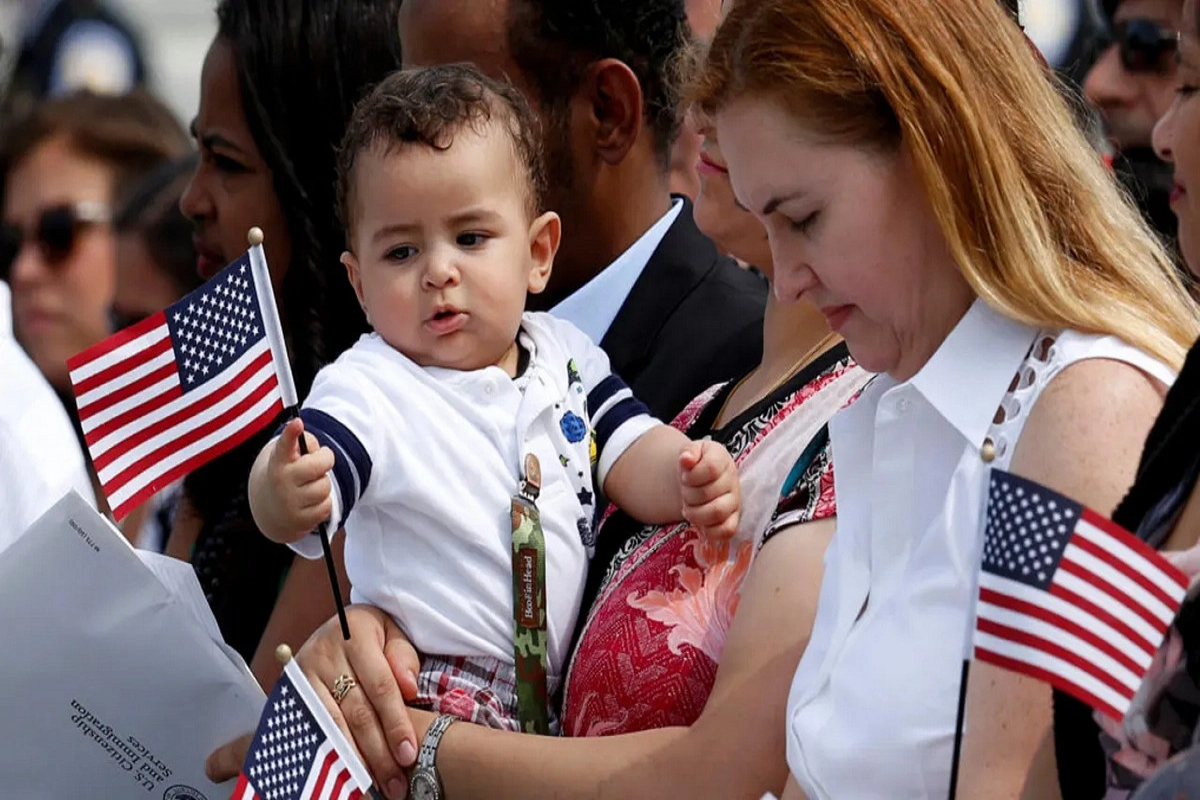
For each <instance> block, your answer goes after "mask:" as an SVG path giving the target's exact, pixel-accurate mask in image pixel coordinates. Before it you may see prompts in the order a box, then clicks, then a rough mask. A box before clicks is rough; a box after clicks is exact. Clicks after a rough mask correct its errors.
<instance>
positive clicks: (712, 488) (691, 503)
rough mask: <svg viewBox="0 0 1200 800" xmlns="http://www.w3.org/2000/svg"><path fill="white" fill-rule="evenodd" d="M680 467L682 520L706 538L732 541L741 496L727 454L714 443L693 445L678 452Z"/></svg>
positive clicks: (738, 514)
mask: <svg viewBox="0 0 1200 800" xmlns="http://www.w3.org/2000/svg"><path fill="white" fill-rule="evenodd" d="M679 467H680V476H679V485H680V496H681V497H682V498H683V518H684V519H685V520H687V521H688V522H689V523H691V524H692V525H693V526H694V527H695V528H696V529H697V530H699V531H700V535H701V536H704V537H705V538H707V539H714V540H717V541H724V540H726V539H731V538H733V535H734V534H735V533H737V527H738V519H739V517H740V516H741V511H742V495H741V489H740V488H739V484H738V474H737V465H736V464H734V463H733V457H732V456H731V455H729V451H728V450H726V449H725V448H724V447H722V446H721V445H719V444H717V443H716V442H713V441H700V442H692V443H690V444H689V445H688V446H687V447H685V448H684V449H683V452H682V453H680V455H679Z"/></svg>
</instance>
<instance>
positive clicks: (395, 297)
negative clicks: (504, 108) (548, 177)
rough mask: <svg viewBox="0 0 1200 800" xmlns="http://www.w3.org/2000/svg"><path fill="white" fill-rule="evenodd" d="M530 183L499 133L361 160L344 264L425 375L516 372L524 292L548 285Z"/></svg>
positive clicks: (387, 336)
mask: <svg viewBox="0 0 1200 800" xmlns="http://www.w3.org/2000/svg"><path fill="white" fill-rule="evenodd" d="M521 176H522V172H521V170H520V165H519V164H518V162H517V159H516V155H515V153H514V151H513V148H512V145H511V144H510V143H509V141H508V139H507V138H506V137H505V135H504V133H503V131H502V130H500V129H499V128H498V127H496V126H494V125H489V126H488V128H487V130H486V131H485V133H484V135H479V134H477V133H474V132H473V131H471V130H470V129H466V130H463V131H460V132H459V133H457V134H456V135H455V137H454V142H453V144H452V145H451V146H450V147H449V148H448V149H446V150H440V151H439V150H434V149H432V148H429V147H424V146H421V145H406V146H403V147H399V148H393V149H392V150H391V151H390V152H385V151H384V150H383V148H382V147H375V148H372V149H370V150H368V151H365V152H363V153H361V154H359V156H358V159H357V163H356V165H355V176H354V184H353V193H354V196H353V197H352V198H351V203H352V209H353V210H352V214H351V216H352V218H353V230H352V231H351V234H350V241H351V246H352V252H351V253H347V254H346V255H345V256H343V262H345V264H346V267H347V270H348V272H349V275H350V281H351V283H353V284H354V287H355V290H356V291H357V292H358V296H359V299H360V300H361V301H362V303H363V306H364V307H365V308H366V311H367V317H368V319H369V320H370V322H371V325H372V327H374V329H375V331H376V332H377V333H378V334H379V335H380V336H382V337H383V339H384V340H385V341H386V342H387V343H388V344H390V345H391V346H392V347H395V348H396V349H397V350H399V351H400V352H402V353H404V355H406V356H408V357H409V358H410V359H412V360H413V361H415V362H416V363H418V364H420V365H421V366H434V367H447V368H451V369H460V370H475V369H482V368H484V367H488V366H493V365H495V366H501V367H504V368H506V369H507V368H508V366H509V365H508V364H507V361H508V360H509V359H510V358H512V359H513V360H514V365H515V353H516V351H515V348H514V342H515V341H516V335H517V329H518V328H519V326H520V324H521V314H522V312H523V311H524V309H525V298H526V294H527V292H530V291H533V292H540V291H541V290H542V289H543V288H545V280H546V277H548V265H547V268H546V269H545V270H540V269H538V264H537V259H536V258H535V257H534V255H535V253H536V250H535V246H534V228H535V227H536V221H534V220H532V219H531V218H530V214H529V210H528V207H527V204H526V200H525V194H524V191H523V189H524V186H523V184H522V182H521ZM551 257H552V256H551ZM543 272H545V274H543ZM510 371H511V370H510Z"/></svg>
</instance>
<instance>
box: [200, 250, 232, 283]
mask: <svg viewBox="0 0 1200 800" xmlns="http://www.w3.org/2000/svg"><path fill="white" fill-rule="evenodd" d="M224 266H225V260H224V259H223V258H220V257H219V256H214V255H210V254H208V253H197V254H196V272H197V273H199V275H200V277H201V278H204V280H208V279H209V278H211V277H212V276H214V275H216V274H217V273H218V272H220V271H221V269H222V268H223V267H224Z"/></svg>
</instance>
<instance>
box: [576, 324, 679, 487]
mask: <svg viewBox="0 0 1200 800" xmlns="http://www.w3.org/2000/svg"><path fill="white" fill-rule="evenodd" d="M557 322H558V324H557V325H556V328H557V330H556V333H557V334H558V335H559V336H561V337H562V338H563V340H564V344H565V345H566V346H567V350H568V352H570V353H571V357H572V361H574V362H575V366H576V369H578V370H579V377H580V379H581V380H582V381H583V389H584V391H585V392H587V408H588V417H589V419H588V425H589V426H590V427H591V428H592V430H594V431H595V432H596V455H597V458H596V475H595V480H596V485H597V486H600V487H603V486H604V480H605V479H606V478H607V477H608V471H609V470H610V469H612V465H613V464H615V463H617V459H619V458H620V457H621V456H622V455H623V454H624V453H625V451H626V450H628V449H629V446H630V445H631V444H633V443H634V442H636V441H637V440H638V439H640V438H641V436H642V434H644V433H645V432H646V431H648V430H650V429H651V428H653V427H655V426H657V425H661V424H662V423H661V422H659V421H658V420H657V419H655V418H654V417H652V416H651V415H650V411H649V410H648V409H647V408H646V405H645V404H644V403H643V402H642V401H641V400H638V399H637V398H636V397H634V396H633V391H632V390H631V389H630V388H629V387H628V386H627V385H626V384H625V381H623V380H621V378H620V376H618V375H616V374H615V373H614V372H613V371H612V366H611V365H610V364H609V361H608V354H607V353H605V352H604V351H603V350H601V349H600V348H599V347H598V346H597V345H596V344H594V343H593V342H592V340H591V339H589V338H588V336H587V335H586V334H585V333H583V332H582V331H580V330H579V329H578V328H576V327H575V326H574V325H571V324H570V323H568V322H563V321H561V320H559V321H557Z"/></svg>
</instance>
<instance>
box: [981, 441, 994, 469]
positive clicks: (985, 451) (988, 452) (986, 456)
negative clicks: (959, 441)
mask: <svg viewBox="0 0 1200 800" xmlns="http://www.w3.org/2000/svg"><path fill="white" fill-rule="evenodd" d="M979 457H980V458H982V459H983V461H984V463H986V464H990V463H992V462H993V461H995V460H996V444H995V442H993V441H992V439H991V437H988V438H987V439H984V440H983V446H982V447H980V448H979Z"/></svg>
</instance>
